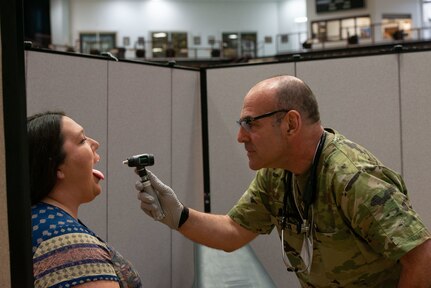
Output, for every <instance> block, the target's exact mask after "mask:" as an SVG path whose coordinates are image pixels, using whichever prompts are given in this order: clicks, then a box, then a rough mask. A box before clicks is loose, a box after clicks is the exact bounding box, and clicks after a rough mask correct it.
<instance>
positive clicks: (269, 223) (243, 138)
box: [137, 76, 431, 288]
mask: <svg viewBox="0 0 431 288" xmlns="http://www.w3.org/2000/svg"><path fill="white" fill-rule="evenodd" d="M238 123H239V124H240V125H241V126H240V130H239V132H238V141H239V142H240V143H244V146H245V149H246V150H247V156H248V158H249V166H250V168H251V169H253V170H258V172H257V174H256V177H255V179H254V180H253V181H252V183H251V184H250V186H249V188H248V189H247V191H246V192H245V193H244V195H243V196H242V197H241V199H240V200H239V201H238V203H237V204H236V205H235V206H234V207H233V208H232V209H231V211H229V213H228V215H214V214H207V213H202V212H198V211H196V210H193V209H189V208H187V207H185V206H184V205H183V204H182V203H180V202H179V201H178V199H177V197H176V195H175V193H174V192H173V191H172V189H171V188H170V187H168V186H166V185H165V184H163V183H162V182H161V181H160V180H159V179H157V177H155V176H154V175H153V174H150V178H151V183H152V185H153V187H154V188H155V190H157V191H158V192H159V200H160V203H161V205H162V207H163V210H164V212H165V214H166V217H165V218H164V219H162V220H161V222H163V223H164V224H166V225H168V226H169V227H171V228H172V229H176V230H178V231H179V232H180V233H182V234H183V235H184V236H186V237H187V238H189V239H191V240H193V241H195V242H198V243H201V244H203V245H206V246H210V247H213V248H217V249H223V250H225V251H233V250H235V249H238V248H240V247H242V246H243V245H245V244H247V243H249V242H250V241H251V240H253V239H254V238H255V237H257V236H258V235H259V234H268V233H270V232H271V231H272V229H273V228H274V227H276V228H277V230H278V233H279V235H280V238H281V239H282V241H283V246H284V251H285V257H284V260H285V263H286V265H287V267H288V270H289V271H294V272H296V274H297V276H298V279H299V281H300V283H301V285H302V286H303V287H396V286H397V285H398V287H428V288H429V287H431V276H429V275H428V274H429V272H428V269H429V267H428V265H429V264H430V263H431V235H430V232H429V231H428V230H427V228H426V226H425V225H424V223H423V222H422V221H421V220H420V218H419V216H418V215H417V213H416V212H415V211H414V210H413V209H412V207H411V205H410V202H409V199H408V196H407V189H406V187H405V185H404V182H403V180H402V178H401V177H400V175H398V174H397V173H395V172H394V171H392V170H390V169H388V168H387V167H385V166H383V164H382V163H380V161H379V160H378V159H376V158H375V157H374V156H373V155H372V154H371V153H370V152H368V151H367V150H366V149H364V148H363V147H361V146H359V145H357V144H355V143H353V142H351V141H349V140H348V139H346V138H345V137H344V136H342V135H341V134H339V133H338V132H337V131H334V130H331V129H326V130H324V129H323V127H322V126H321V123H320V116H319V111H318V105H317V102H316V100H315V97H314V95H313V93H312V91H311V90H310V88H309V87H308V86H307V85H306V84H305V83H304V82H303V81H301V80H300V79H298V78H295V77H292V76H279V77H274V78H270V79H267V80H264V81H262V82H260V83H258V84H257V85H256V86H254V87H253V88H252V89H251V90H250V91H249V93H248V94H247V95H246V97H245V99H244V104H243V108H242V111H241V118H240V121H238ZM142 188H143V187H142V185H141V184H139V182H138V184H137V189H138V190H140V191H142V190H143V189H142ZM313 191H315V195H313ZM310 195H311V196H310ZM139 199H140V200H141V207H142V209H143V210H144V211H145V212H146V213H147V214H149V215H151V211H152V210H154V209H156V208H155V207H156V206H154V205H153V204H154V199H153V198H152V197H151V196H149V195H148V194H147V193H139ZM307 199H308V200H307ZM310 199H311V200H310ZM307 203H311V204H310V205H307Z"/></svg>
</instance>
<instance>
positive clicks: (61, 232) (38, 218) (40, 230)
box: [31, 203, 96, 253]
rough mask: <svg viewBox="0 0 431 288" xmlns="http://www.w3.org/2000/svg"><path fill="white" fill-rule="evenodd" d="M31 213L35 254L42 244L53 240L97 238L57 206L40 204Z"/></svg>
mask: <svg viewBox="0 0 431 288" xmlns="http://www.w3.org/2000/svg"><path fill="white" fill-rule="evenodd" d="M31 211H32V218H31V220H32V244H33V253H34V252H35V250H36V249H37V247H38V246H39V245H40V244H41V243H42V242H44V241H47V240H49V239H52V238H57V239H64V238H69V237H71V236H72V235H73V237H75V238H76V237H78V236H79V237H80V238H89V239H92V238H96V235H95V234H94V233H93V232H92V231H91V230H89V229H88V228H87V227H85V226H84V225H82V224H81V223H80V222H79V221H78V220H77V219H75V218H73V217H72V216H70V215H69V214H68V213H67V212H65V211H64V210H62V209H60V208H58V207H56V206H52V205H49V204H46V203H38V204H36V205H34V206H32V209H31ZM69 234H70V235H69ZM65 235H69V236H65ZM63 236H65V237H63Z"/></svg>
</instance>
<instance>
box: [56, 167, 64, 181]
mask: <svg viewBox="0 0 431 288" xmlns="http://www.w3.org/2000/svg"><path fill="white" fill-rule="evenodd" d="M57 178H58V179H64V173H63V171H61V169H57Z"/></svg>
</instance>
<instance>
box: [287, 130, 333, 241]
mask: <svg viewBox="0 0 431 288" xmlns="http://www.w3.org/2000/svg"><path fill="white" fill-rule="evenodd" d="M325 139H326V133H325V132H323V133H322V136H321V137H320V141H319V144H318V146H317V149H316V153H315V155H314V159H313V164H312V165H311V171H310V176H309V178H308V181H307V184H306V185H305V191H304V193H303V196H302V200H303V202H304V214H303V215H301V213H300V212H299V209H298V208H296V207H295V208H296V210H297V211H292V213H291V214H292V215H294V216H296V217H295V218H297V219H298V220H299V218H301V220H302V223H301V222H300V223H298V224H297V227H296V232H297V233H298V234H299V233H301V232H304V231H303V229H305V227H302V224H303V223H304V221H305V222H307V220H308V218H309V209H310V206H311V205H312V204H313V202H314V199H315V198H316V190H317V189H316V188H317V165H318V164H319V159H320V156H321V155H322V150H323V146H324V144H325ZM286 173H287V175H286V177H285V179H284V197H283V214H282V218H281V228H282V229H285V228H286V221H287V218H288V212H289V211H287V208H288V202H290V203H295V202H296V201H295V198H294V194H293V193H294V192H293V189H292V178H293V177H292V172H289V171H286ZM288 198H289V199H288ZM290 206H292V205H290ZM290 208H293V207H290Z"/></svg>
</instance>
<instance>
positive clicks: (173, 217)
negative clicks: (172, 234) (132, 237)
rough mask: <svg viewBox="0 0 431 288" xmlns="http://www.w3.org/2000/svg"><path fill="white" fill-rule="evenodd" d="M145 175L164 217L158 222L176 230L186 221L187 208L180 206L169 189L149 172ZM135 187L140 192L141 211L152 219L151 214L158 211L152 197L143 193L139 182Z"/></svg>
mask: <svg viewBox="0 0 431 288" xmlns="http://www.w3.org/2000/svg"><path fill="white" fill-rule="evenodd" d="M147 173H148V178H149V179H150V182H151V186H153V188H154V191H155V192H156V194H157V195H158V198H159V202H160V205H161V206H162V210H163V212H164V214H165V217H164V218H163V219H161V220H158V221H160V222H162V223H164V224H166V225H168V226H169V227H170V228H171V229H175V230H177V229H178V228H179V227H180V226H181V225H182V224H183V223H184V222H185V221H186V220H187V218H188V208H187V207H185V206H184V205H183V204H181V202H180V201H179V200H178V198H177V195H175V192H174V190H172V188H171V187H169V186H168V185H165V184H164V183H163V182H162V181H160V180H159V179H158V178H157V177H156V176H155V175H154V174H153V173H152V172H151V171H149V170H147ZM135 187H136V189H137V190H138V191H140V192H139V193H138V199H139V200H141V208H142V210H144V212H145V213H146V214H147V215H149V216H151V217H152V215H153V214H155V213H152V212H154V209H160V208H159V207H158V206H157V205H155V201H154V197H153V196H151V195H150V194H148V193H146V192H145V191H144V186H143V184H142V183H141V181H138V182H136V185H135Z"/></svg>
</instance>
